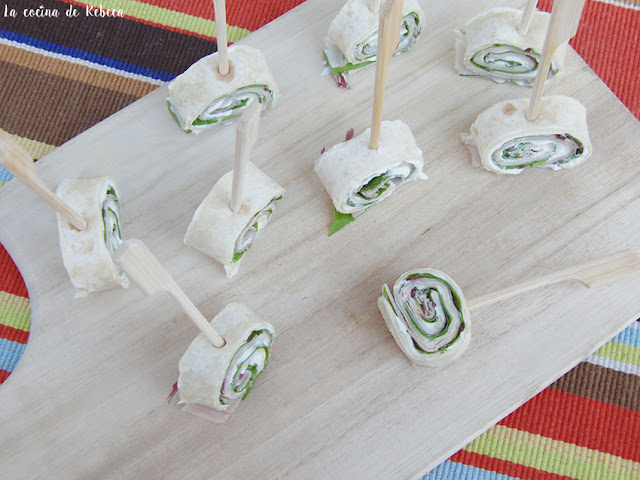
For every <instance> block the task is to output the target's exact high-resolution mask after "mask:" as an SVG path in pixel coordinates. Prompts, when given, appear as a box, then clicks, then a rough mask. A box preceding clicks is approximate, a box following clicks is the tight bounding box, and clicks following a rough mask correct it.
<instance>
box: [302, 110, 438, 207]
mask: <svg viewBox="0 0 640 480" xmlns="http://www.w3.org/2000/svg"><path fill="white" fill-rule="evenodd" d="M370 138H371V129H367V130H365V131H364V133H362V134H361V135H358V136H357V137H354V138H352V139H351V140H348V141H346V142H342V143H338V144H336V145H334V146H333V147H331V148H329V149H328V150H326V151H325V152H324V153H322V154H321V155H320V157H319V158H318V159H317V160H316V162H315V166H314V170H315V172H316V173H317V175H318V177H319V178H320V181H321V182H322V184H323V185H324V187H325V189H326V190H327V193H328V194H329V196H330V197H331V200H332V201H333V204H334V206H335V208H336V211H337V212H339V213H341V214H345V215H351V216H352V217H357V216H359V215H361V214H362V213H363V212H364V211H365V210H366V209H367V208H369V207H370V206H371V205H374V204H376V203H378V202H380V201H382V200H384V199H385V198H387V197H388V196H389V195H391V194H392V193H393V191H394V190H395V189H396V188H398V187H399V186H400V185H403V184H405V183H407V182H410V181H413V180H418V179H424V180H426V179H427V176H426V175H425V174H424V173H422V168H423V167H424V161H423V159H422V150H420V148H418V145H417V144H416V140H415V138H414V137H413V134H412V133H411V130H410V129H409V127H408V126H407V125H406V124H404V123H402V122H401V121H400V120H394V121H384V122H382V130H381V133H380V148H378V149H377V150H371V149H369V140H370Z"/></svg>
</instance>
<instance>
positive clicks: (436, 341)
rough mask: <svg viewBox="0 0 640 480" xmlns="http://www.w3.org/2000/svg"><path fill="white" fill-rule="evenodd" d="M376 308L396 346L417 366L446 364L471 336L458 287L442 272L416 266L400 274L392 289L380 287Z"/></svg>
mask: <svg viewBox="0 0 640 480" xmlns="http://www.w3.org/2000/svg"><path fill="white" fill-rule="evenodd" d="M378 308H379V309H380V313H381V314H382V316H383V317H384V320H385V322H386V324H387V328H388V329H389V331H390V332H391V335H392V336H393V338H394V339H395V341H396V343H397V344H398V346H399V347H400V349H401V350H402V351H403V352H404V354H405V355H406V356H407V357H409V359H410V360H411V361H412V362H414V363H417V364H419V365H427V366H434V367H437V366H441V365H444V364H447V363H449V362H451V361H452V360H454V359H456V358H457V357H459V356H460V355H461V354H462V352H464V350H465V349H466V348H467V346H468V344H469V341H470V339H471V331H470V327H471V324H470V320H469V318H470V317H469V309H468V308H467V304H466V300H465V298H464V295H463V294H462V290H461V289H460V287H459V286H458V285H457V284H456V283H455V282H454V281H453V280H452V279H451V278H450V277H449V276H448V275H447V274H446V273H444V272H441V271H438V270H434V269H430V268H419V269H415V270H410V271H408V272H405V273H403V274H402V275H401V276H400V278H398V280H397V281H396V283H395V285H394V286H393V291H391V290H389V287H388V286H387V285H386V284H385V285H384V286H383V287H382V295H381V296H380V297H379V298H378Z"/></svg>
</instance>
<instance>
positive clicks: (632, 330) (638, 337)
mask: <svg viewBox="0 0 640 480" xmlns="http://www.w3.org/2000/svg"><path fill="white" fill-rule="evenodd" d="M613 340H615V341H616V342H618V343H624V344H625V345H631V346H632V347H640V329H639V328H637V326H636V325H632V326H630V327H627V328H625V329H624V330H623V331H621V332H620V333H619V334H618V335H616V336H615V337H614V338H613Z"/></svg>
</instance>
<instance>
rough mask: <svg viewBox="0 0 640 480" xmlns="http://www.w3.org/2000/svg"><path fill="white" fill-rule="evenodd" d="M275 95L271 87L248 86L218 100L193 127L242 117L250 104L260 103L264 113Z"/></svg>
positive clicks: (203, 113)
mask: <svg viewBox="0 0 640 480" xmlns="http://www.w3.org/2000/svg"><path fill="white" fill-rule="evenodd" d="M274 96H275V94H274V91H273V90H272V89H271V87H270V86H269V85H248V86H246V87H242V88H238V89H237V90H236V91H234V92H233V93H230V94H228V95H223V96H221V97H219V98H216V99H215V101H214V102H213V103H211V104H210V105H209V106H208V107H207V108H206V109H205V110H204V111H203V112H202V113H200V115H199V116H198V118H197V119H196V120H195V121H194V122H193V126H202V125H211V124H214V123H219V122H225V121H228V120H232V119H234V118H237V117H240V116H241V115H242V112H243V110H244V109H245V107H247V106H248V105H249V102H252V101H258V102H260V103H261V104H262V111H263V112H264V111H266V110H268V109H269V107H270V106H271V104H272V103H273V98H274Z"/></svg>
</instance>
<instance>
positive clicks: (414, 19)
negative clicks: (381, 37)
mask: <svg viewBox="0 0 640 480" xmlns="http://www.w3.org/2000/svg"><path fill="white" fill-rule="evenodd" d="M421 29H422V25H421V23H420V17H419V16H418V14H417V13H416V12H411V13H408V14H406V15H405V16H404V17H403V18H402V25H401V26H400V41H399V43H398V48H396V51H395V53H394V55H397V54H399V53H402V52H406V51H407V50H409V49H410V48H411V47H412V46H413V44H414V43H416V40H417V39H418V37H419V36H420V32H421ZM377 53H378V32H374V33H372V34H371V35H369V36H367V37H366V38H364V39H363V40H362V41H361V42H359V43H358V44H357V45H356V46H355V50H354V52H353V57H354V58H355V59H356V60H357V61H358V62H373V61H375V59H376V58H375V57H376V55H377Z"/></svg>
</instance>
